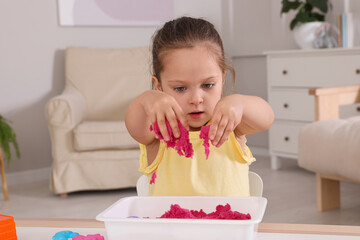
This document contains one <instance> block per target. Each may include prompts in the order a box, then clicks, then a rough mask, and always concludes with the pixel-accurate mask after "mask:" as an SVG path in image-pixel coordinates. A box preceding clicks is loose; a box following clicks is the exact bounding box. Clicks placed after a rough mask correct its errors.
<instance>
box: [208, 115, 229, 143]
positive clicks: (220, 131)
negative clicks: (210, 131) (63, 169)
mask: <svg viewBox="0 0 360 240" xmlns="http://www.w3.org/2000/svg"><path fill="white" fill-rule="evenodd" d="M227 123H228V118H226V117H225V116H222V117H221V120H220V122H219V124H218V129H217V131H216V133H215V137H214V140H213V141H212V144H213V145H215V146H218V144H219V141H220V138H221V137H222V135H223V134H224V130H225V128H226V126H227Z"/></svg>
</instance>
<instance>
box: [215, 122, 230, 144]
mask: <svg viewBox="0 0 360 240" xmlns="http://www.w3.org/2000/svg"><path fill="white" fill-rule="evenodd" d="M232 131H234V123H233V122H228V124H227V126H226V128H225V130H224V132H223V135H222V136H221V138H220V140H219V142H218V144H217V145H216V146H217V147H220V146H221V145H222V144H223V143H224V142H225V141H226V140H228V139H229V136H230V134H231V132H232Z"/></svg>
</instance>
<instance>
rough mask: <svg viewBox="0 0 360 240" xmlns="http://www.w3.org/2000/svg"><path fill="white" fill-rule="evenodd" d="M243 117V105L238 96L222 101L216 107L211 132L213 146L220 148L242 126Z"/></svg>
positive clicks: (231, 96) (224, 98) (225, 98)
mask: <svg viewBox="0 0 360 240" xmlns="http://www.w3.org/2000/svg"><path fill="white" fill-rule="evenodd" d="M242 116H243V105H242V103H241V102H239V101H238V99H237V97H236V96H234V95H230V96H226V97H223V98H222V99H220V101H219V102H218V103H217V104H216V106H215V109H214V113H213V117H212V120H211V126H210V131H209V138H210V140H211V142H212V144H213V145H214V146H216V147H220V146H221V145H222V144H223V143H224V142H225V141H226V140H227V139H228V138H229V136H230V133H231V132H233V131H234V130H235V128H236V127H237V126H238V125H239V124H240V122H241V119H242Z"/></svg>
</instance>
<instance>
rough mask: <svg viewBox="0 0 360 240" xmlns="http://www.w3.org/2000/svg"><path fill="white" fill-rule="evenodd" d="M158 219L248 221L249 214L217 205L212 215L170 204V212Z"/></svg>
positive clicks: (227, 205) (228, 205) (228, 206)
mask: <svg viewBox="0 0 360 240" xmlns="http://www.w3.org/2000/svg"><path fill="white" fill-rule="evenodd" d="M160 218H190V219H227V220H250V219H251V216H250V214H249V213H247V214H244V213H239V212H237V211H231V207H230V204H226V205H225V206H223V205H218V206H217V207H216V211H215V212H212V213H209V214H207V213H205V212H204V211H203V210H202V209H201V210H200V211H196V210H188V209H185V208H181V207H180V206H179V205H178V204H172V205H171V207H170V210H169V211H167V212H165V213H164V214H163V215H162V216H161V217H160Z"/></svg>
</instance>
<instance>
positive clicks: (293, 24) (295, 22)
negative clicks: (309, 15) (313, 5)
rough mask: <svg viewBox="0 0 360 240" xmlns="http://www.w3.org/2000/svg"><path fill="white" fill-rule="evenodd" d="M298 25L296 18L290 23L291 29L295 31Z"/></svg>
mask: <svg viewBox="0 0 360 240" xmlns="http://www.w3.org/2000/svg"><path fill="white" fill-rule="evenodd" d="M297 24H298V20H297V19H296V18H294V19H293V20H292V21H291V22H290V29H291V30H294V28H295V27H296V25H297Z"/></svg>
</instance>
